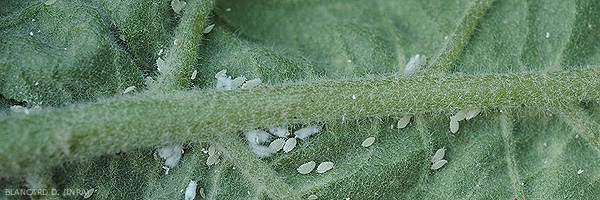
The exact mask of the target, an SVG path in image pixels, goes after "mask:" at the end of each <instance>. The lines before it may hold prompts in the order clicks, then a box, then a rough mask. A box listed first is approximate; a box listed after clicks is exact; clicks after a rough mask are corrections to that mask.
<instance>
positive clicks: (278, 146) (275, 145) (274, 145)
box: [269, 138, 285, 152]
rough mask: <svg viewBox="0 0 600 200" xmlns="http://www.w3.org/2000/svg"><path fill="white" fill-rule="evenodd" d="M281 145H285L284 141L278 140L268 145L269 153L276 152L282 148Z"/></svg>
mask: <svg viewBox="0 0 600 200" xmlns="http://www.w3.org/2000/svg"><path fill="white" fill-rule="evenodd" d="M283 145H285V139H283V138H278V139H276V140H273V142H271V144H269V148H271V151H273V152H278V151H279V150H281V149H282V148H283Z"/></svg>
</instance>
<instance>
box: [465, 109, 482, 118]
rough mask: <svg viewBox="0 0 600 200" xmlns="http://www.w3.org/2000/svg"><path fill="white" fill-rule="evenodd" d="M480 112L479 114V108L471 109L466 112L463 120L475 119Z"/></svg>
mask: <svg viewBox="0 0 600 200" xmlns="http://www.w3.org/2000/svg"><path fill="white" fill-rule="evenodd" d="M480 112H481V109H479V108H472V109H469V110H468V111H467V114H466V115H465V119H466V120H470V119H473V117H475V116H477V115H479V113H480Z"/></svg>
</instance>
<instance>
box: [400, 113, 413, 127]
mask: <svg viewBox="0 0 600 200" xmlns="http://www.w3.org/2000/svg"><path fill="white" fill-rule="evenodd" d="M410 118H412V115H406V116H404V117H402V118H400V120H398V129H402V128H404V127H406V125H408V123H409V122H410Z"/></svg>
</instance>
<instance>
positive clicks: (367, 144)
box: [360, 137, 375, 147]
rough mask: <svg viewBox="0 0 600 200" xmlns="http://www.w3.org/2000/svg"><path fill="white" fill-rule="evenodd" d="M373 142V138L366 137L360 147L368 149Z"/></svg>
mask: <svg viewBox="0 0 600 200" xmlns="http://www.w3.org/2000/svg"><path fill="white" fill-rule="evenodd" d="M373 142H375V137H368V138H367V139H365V141H363V142H362V144H360V145H361V146H363V147H370V146H371V145H373Z"/></svg>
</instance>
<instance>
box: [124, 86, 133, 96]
mask: <svg viewBox="0 0 600 200" xmlns="http://www.w3.org/2000/svg"><path fill="white" fill-rule="evenodd" d="M133 90H135V86H129V87H127V88H126V89H125V91H123V94H127V93H130V92H132V91H133Z"/></svg>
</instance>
